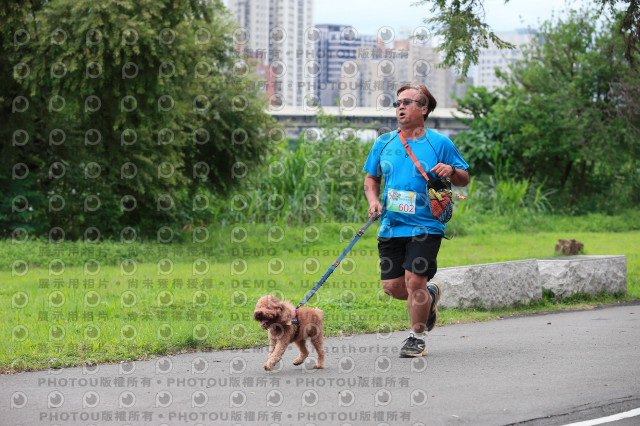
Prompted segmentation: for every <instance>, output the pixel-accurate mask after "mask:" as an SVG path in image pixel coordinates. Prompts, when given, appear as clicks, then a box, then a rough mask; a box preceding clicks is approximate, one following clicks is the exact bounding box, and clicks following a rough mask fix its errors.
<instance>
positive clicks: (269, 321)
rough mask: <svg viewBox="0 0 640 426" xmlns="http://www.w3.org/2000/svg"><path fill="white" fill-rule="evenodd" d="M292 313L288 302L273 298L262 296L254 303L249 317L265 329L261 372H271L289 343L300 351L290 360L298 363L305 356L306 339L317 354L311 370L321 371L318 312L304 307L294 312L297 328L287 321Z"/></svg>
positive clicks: (300, 362)
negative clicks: (266, 346) (265, 355)
mask: <svg viewBox="0 0 640 426" xmlns="http://www.w3.org/2000/svg"><path fill="white" fill-rule="evenodd" d="M295 313H296V311H295V308H294V307H293V305H292V304H291V302H287V301H284V302H283V301H281V300H280V299H278V298H277V297H275V296H262V297H261V298H260V300H258V303H256V309H255V312H254V313H253V318H254V319H255V320H256V321H258V322H260V324H261V325H262V328H264V329H268V330H269V359H268V360H267V362H266V363H265V364H264V365H263V367H264V369H265V370H267V371H271V370H273V367H274V366H275V365H276V364H277V363H278V361H280V359H282V355H283V354H284V351H286V350H287V347H288V346H289V344H291V343H292V342H295V344H296V345H297V346H298V349H300V355H299V356H298V358H296V359H295V360H294V361H293V365H300V364H302V363H303V362H304V360H305V359H307V357H308V356H309V350H308V349H307V345H306V340H307V339H311V344H312V345H313V347H314V348H315V349H316V352H317V353H318V360H317V361H316V363H315V365H314V366H313V368H324V346H323V340H324V328H323V325H322V317H323V314H322V311H321V310H320V309H314V308H305V307H301V308H300V309H298V322H299V328H298V326H296V325H295V324H294V323H292V322H291V320H292V319H293V318H294V316H295Z"/></svg>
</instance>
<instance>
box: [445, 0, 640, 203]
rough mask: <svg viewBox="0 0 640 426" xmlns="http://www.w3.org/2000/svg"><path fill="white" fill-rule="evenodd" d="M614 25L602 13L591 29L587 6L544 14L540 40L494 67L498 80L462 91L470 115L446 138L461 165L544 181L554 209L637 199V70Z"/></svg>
mask: <svg viewBox="0 0 640 426" xmlns="http://www.w3.org/2000/svg"><path fill="white" fill-rule="evenodd" d="M618 26H619V20H612V21H608V22H607V25H605V26H603V28H602V29H600V30H598V29H597V28H596V23H595V17H594V14H593V12H588V11H587V12H575V11H574V12H571V13H570V14H569V15H568V17H567V18H566V20H560V21H558V22H557V23H555V24H552V23H545V24H544V25H543V27H542V29H541V37H542V39H543V42H541V43H532V44H531V45H530V46H529V48H527V49H525V51H524V59H523V60H522V61H519V62H517V63H515V64H514V65H513V66H512V72H511V73H510V74H506V75H505V74H501V73H499V76H500V77H501V79H502V80H503V81H504V82H505V87H504V88H503V89H501V90H500V91H499V92H496V93H494V94H489V93H487V92H486V91H483V90H482V89H473V90H472V91H470V92H468V93H467V95H466V97H465V99H463V100H460V104H461V107H460V109H461V110H462V111H465V112H472V113H473V114H475V116H476V120H474V121H473V122H471V123H469V126H470V128H469V132H468V133H466V134H462V135H460V136H459V137H458V138H457V139H456V143H457V144H459V146H460V149H461V150H462V151H463V152H465V153H467V152H469V161H470V164H472V165H473V166H477V167H478V172H480V173H486V172H489V171H490V172H491V173H493V174H495V175H500V174H502V172H501V171H500V170H501V168H505V167H506V168H507V169H508V170H509V176H510V177H511V178H515V179H517V180H527V181H535V182H541V183H545V185H546V186H547V187H550V188H552V189H553V190H555V191H556V199H555V200H554V205H557V206H558V207H560V208H569V209H572V208H575V209H577V210H578V211H582V212H584V211H591V210H595V209H601V210H604V211H614V209H618V208H620V206H621V205H625V206H630V205H637V203H638V202H639V201H640V199H639V198H638V195H637V194H638V193H639V192H640V186H639V185H638V181H637V179H636V175H637V169H638V167H637V166H638V158H640V145H639V144H638V134H639V129H640V116H639V115H638V111H639V107H640V104H639V103H638V99H639V98H640V96H638V95H640V93H639V89H638V88H639V87H640V70H637V69H635V68H634V67H633V66H632V64H631V63H630V62H629V61H628V60H627V59H626V57H625V56H624V54H623V53H624V43H623V41H622V39H621V38H620V36H619V35H617V34H618V33H617V30H616V29H617V28H618ZM467 150H468V151H467ZM612 165H615V167H611V166H612ZM498 179H500V177H498Z"/></svg>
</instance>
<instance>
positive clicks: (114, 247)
mask: <svg viewBox="0 0 640 426" xmlns="http://www.w3.org/2000/svg"><path fill="white" fill-rule="evenodd" d="M558 220H560V219H558ZM563 220H564V219H563ZM550 222H553V220H550ZM578 222H579V220H578ZM359 226H360V224H351V225H344V224H322V223H318V224H315V225H313V226H312V227H306V228H305V227H300V228H294V229H292V230H289V229H286V228H285V227H282V231H284V234H281V233H280V230H279V229H275V228H273V227H268V226H265V225H250V226H249V225H246V226H237V227H235V228H234V227H230V228H228V229H221V230H218V231H217V232H213V231H212V233H211V237H210V238H209V240H207V241H206V242H204V243H194V244H189V243H183V244H181V245H173V246H166V245H161V244H149V243H140V244H136V245H127V244H120V243H113V242H112V243H108V242H107V243H102V244H98V245H95V244H93V245H89V244H84V243H71V242H70V243H62V244H61V245H49V244H47V243H43V242H38V241H30V242H27V243H24V244H16V243H12V242H11V241H5V242H2V243H0V254H1V255H2V259H3V261H2V262H3V265H2V269H1V270H0V282H1V283H2V287H1V289H0V320H1V321H2V323H3V324H5V327H3V328H2V332H1V337H0V339H2V342H3V345H2V348H1V349H0V369H1V370H2V371H10V372H14V371H22V370H32V369H43V368H48V367H65V366H73V365H83V364H87V363H94V362H117V361H121V360H127V359H146V358H150V357H155V356H159V355H162V354H169V353H178V352H183V351H192V350H211V349H222V348H245V347H253V346H259V345H265V344H267V338H266V333H265V332H264V330H262V329H261V328H260V327H259V325H258V324H257V323H256V322H255V321H253V320H252V318H251V316H252V313H253V308H254V305H255V302H256V300H257V299H258V298H259V297H260V296H261V295H263V294H268V293H271V294H275V295H277V296H278V297H283V298H285V299H288V300H291V301H292V302H293V303H294V304H295V303H297V302H298V301H300V300H301V299H302V298H303V297H304V295H305V294H306V293H307V291H308V290H309V289H310V288H311V287H313V285H314V284H315V283H316V282H317V281H318V279H319V278H320V277H321V276H322V274H323V273H324V272H325V271H326V270H327V268H328V267H329V266H330V265H331V264H332V263H333V261H334V260H335V259H336V258H337V257H338V255H339V254H340V253H341V252H342V250H343V249H344V248H345V247H346V245H347V244H348V242H349V241H350V240H351V238H352V237H353V235H354V232H355V231H356V230H357V228H358V227H359ZM549 226H555V225H553V223H550V224H549ZM572 226H578V225H577V224H576V221H574V223H573V224H568V226H567V228H571V227H572ZM535 231H536V230H535V229H528V230H526V231H525V232H522V233H514V232H506V233H500V234H494V233H487V232H475V233H473V234H470V235H466V236H458V237H455V238H453V239H452V240H450V241H443V244H442V248H441V251H440V255H439V257H438V262H439V267H441V268H442V267H448V266H457V265H470V264H479V263H490V262H500V261H508V260H518V259H527V258H546V257H552V256H554V247H555V243H556V242H557V240H558V239H560V238H575V239H578V240H580V241H582V242H583V243H584V245H585V254H607V255H615V254H619V255H626V256H627V266H628V272H627V276H628V294H627V295H626V296H624V297H621V296H619V297H613V296H605V295H581V296H575V297H573V298H569V299H565V300H556V299H555V298H553V297H549V295H547V296H548V297H546V298H544V299H543V300H542V301H540V302H535V303H532V304H530V305H526V306H515V307H507V308H503V309H491V310H490V309H450V310H443V311H442V314H441V317H440V324H451V323H457V322H468V321H484V320H491V319H495V318H500V317H504V316H506V315H511V314H519V313H527V312H538V311H545V310H553V309H568V308H582V307H588V306H593V305H596V304H602V303H610V302H615V301H619V300H630V299H636V298H640V231H628V232H618V233H611V232H571V231H563V232H557V231H553V232H535ZM376 232H377V226H374V227H372V229H370V230H369V231H368V232H367V233H366V234H365V235H364V236H363V238H362V239H361V240H360V241H359V242H358V244H357V245H356V246H355V247H354V249H353V250H352V251H351V252H350V253H349V255H348V256H347V259H345V261H343V263H342V264H341V265H340V266H339V267H338V268H337V269H336V271H335V272H334V273H333V275H331V277H330V278H329V280H328V281H327V283H326V284H325V285H324V286H323V287H322V288H321V289H320V290H319V291H318V293H316V295H315V296H314V297H313V298H312V299H311V300H310V301H309V303H308V306H318V307H321V308H322V309H323V310H324V312H325V318H326V320H325V327H326V334H327V335H329V336H336V335H340V334H352V333H365V332H376V331H389V330H401V329H406V328H407V326H408V316H407V313H406V307H405V302H403V301H396V300H393V299H390V298H388V297H387V296H385V295H384V294H383V293H382V292H381V290H380V286H379V278H378V277H379V272H378V266H377V265H378V259H377V248H376V247H377V246H376V235H375V234H376ZM281 236H282V239H280V237H281ZM91 259H94V260H96V259H99V260H98V261H97V262H99V269H98V268H97V265H98V264H97V263H96V262H94V261H93V260H91ZM125 259H133V260H135V262H136V269H135V271H133V270H132V269H131V265H133V263H131V262H130V261H128V260H127V261H126V262H125V263H122V262H123V261H125ZM163 259H164V260H163ZM167 259H168V260H169V261H170V262H168V261H167ZM19 260H24V262H25V263H24V264H26V265H27V269H25V268H24V264H23V263H20V262H18V263H17V264H16V263H15V262H16V261H19ZM205 261H206V263H205ZM63 264H64V267H63V266H62V265H63Z"/></svg>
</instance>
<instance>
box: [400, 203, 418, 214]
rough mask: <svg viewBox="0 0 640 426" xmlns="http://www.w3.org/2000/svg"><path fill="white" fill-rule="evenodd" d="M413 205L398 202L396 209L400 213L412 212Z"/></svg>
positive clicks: (413, 210) (413, 209)
mask: <svg viewBox="0 0 640 426" xmlns="http://www.w3.org/2000/svg"><path fill="white" fill-rule="evenodd" d="M415 207H416V206H414V205H413V204H398V211H399V212H402V213H414V212H415Z"/></svg>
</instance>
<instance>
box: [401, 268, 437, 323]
mask: <svg viewBox="0 0 640 426" xmlns="http://www.w3.org/2000/svg"><path fill="white" fill-rule="evenodd" d="M404 278H405V282H406V289H407V295H408V297H407V309H408V311H409V318H410V320H411V330H412V331H413V332H414V333H416V334H418V333H420V334H422V333H424V331H425V328H426V324H427V319H428V318H429V311H430V309H431V294H430V293H429V291H427V277H423V276H422V275H417V274H414V273H413V272H410V271H405V276H404Z"/></svg>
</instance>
